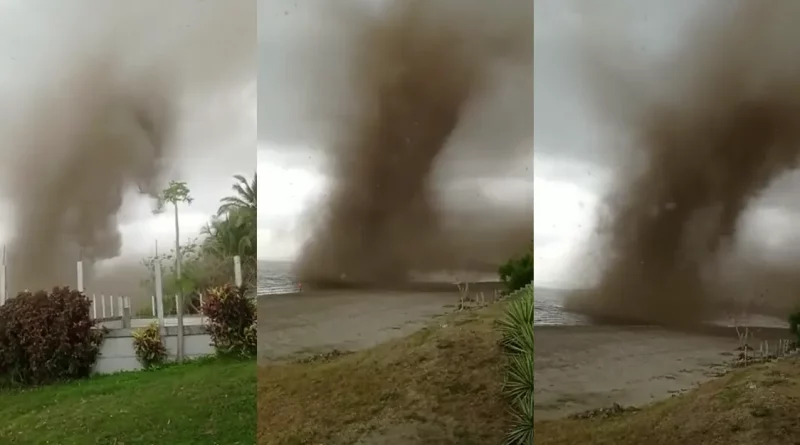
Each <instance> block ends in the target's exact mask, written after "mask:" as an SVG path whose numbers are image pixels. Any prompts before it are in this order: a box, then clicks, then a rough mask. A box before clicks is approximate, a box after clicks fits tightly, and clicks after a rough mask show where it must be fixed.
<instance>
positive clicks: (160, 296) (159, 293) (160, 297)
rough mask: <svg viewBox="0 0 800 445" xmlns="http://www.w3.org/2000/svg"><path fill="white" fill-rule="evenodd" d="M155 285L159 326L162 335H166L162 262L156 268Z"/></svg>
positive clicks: (157, 263)
mask: <svg viewBox="0 0 800 445" xmlns="http://www.w3.org/2000/svg"><path fill="white" fill-rule="evenodd" d="M154 272H155V284H156V314H157V316H158V325H159V326H161V329H162V331H161V333H162V335H163V334H164V332H165V331H164V329H165V328H166V327H165V326H164V290H163V289H162V288H161V262H160V261H156V262H155V266H154Z"/></svg>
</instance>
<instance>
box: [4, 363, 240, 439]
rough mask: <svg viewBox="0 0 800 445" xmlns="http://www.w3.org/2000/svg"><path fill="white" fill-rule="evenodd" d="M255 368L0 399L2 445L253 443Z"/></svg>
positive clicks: (102, 380) (202, 368) (172, 373)
mask: <svg viewBox="0 0 800 445" xmlns="http://www.w3.org/2000/svg"><path fill="white" fill-rule="evenodd" d="M255 388H256V366H255V361H253V360H249V361H231V360H222V359H203V360H198V361H196V362H190V363H186V364H183V365H174V366H170V367H166V368H164V369H160V370H156V371H145V372H126V373H120V374H115V375H107V376H99V377H95V378H92V379H89V380H84V381H79V382H73V383H64V384H57V385H52V386H45V387H41V388H37V389H29V390H24V391H17V390H15V391H2V392H0V443H2V444H54V445H73V444H74V445H91V444H116V445H134V444H142V445H144V444H147V445H153V444H163V445H181V444H225V445H236V444H245V445H252V444H253V443H255V423H256V398H255Z"/></svg>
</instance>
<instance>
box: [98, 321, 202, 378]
mask: <svg viewBox="0 0 800 445" xmlns="http://www.w3.org/2000/svg"><path fill="white" fill-rule="evenodd" d="M134 330H135V329H111V330H109V332H108V333H107V334H106V336H105V340H104V341H103V346H101V347H100V356H99V357H98V358H97V362H96V363H95V366H94V372H95V373H97V374H111V373H114V372H119V371H136V370H140V369H142V365H141V364H139V361H138V360H137V359H136V352H134V349H133V331H134ZM177 335H178V328H177V327H174V326H167V327H166V338H165V343H166V346H167V353H168V354H169V360H175V359H176V358H177V350H178V336H177ZM213 353H214V347H213V346H211V336H210V335H209V334H208V331H207V330H206V328H205V327H204V326H197V325H190V326H184V327H183V355H184V357H185V358H198V357H202V356H205V355H210V354H213Z"/></svg>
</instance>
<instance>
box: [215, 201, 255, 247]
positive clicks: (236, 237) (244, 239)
mask: <svg viewBox="0 0 800 445" xmlns="http://www.w3.org/2000/svg"><path fill="white" fill-rule="evenodd" d="M239 212H241V210H240V211H232V212H230V213H228V214H227V215H225V216H223V217H219V216H217V217H214V218H213V219H212V220H211V222H209V223H208V224H206V225H205V227H203V229H202V234H203V235H205V236H206V237H205V242H204V243H203V249H204V250H205V251H206V252H207V253H209V254H212V255H214V256H216V257H218V258H230V257H232V256H235V255H239V256H240V257H249V256H254V255H255V247H256V242H255V234H256V231H255V227H254V225H253V224H251V220H250V219H249V218H242V217H239V215H237V213H239Z"/></svg>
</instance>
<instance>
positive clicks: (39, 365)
mask: <svg viewBox="0 0 800 445" xmlns="http://www.w3.org/2000/svg"><path fill="white" fill-rule="evenodd" d="M90 307H91V302H90V301H89V300H88V299H87V298H86V296H85V295H83V293H81V292H79V291H76V290H71V289H69V288H68V287H56V288H53V290H52V291H51V292H49V293H48V292H46V291H38V292H35V293H32V292H27V291H26V292H21V293H20V294H18V295H17V296H16V297H15V298H12V299H10V300H8V301H7V302H6V304H5V305H3V306H0V379H2V381H3V383H6V384H8V383H11V384H16V385H39V384H44V383H50V382H54V381H59V380H68V379H76V378H84V377H88V376H89V374H91V372H92V368H93V367H94V364H95V361H96V360H97V356H98V355H99V353H100V346H101V345H102V343H103V334H104V331H103V330H100V329H95V327H94V320H92V319H91V317H90V316H89V309H90Z"/></svg>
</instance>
